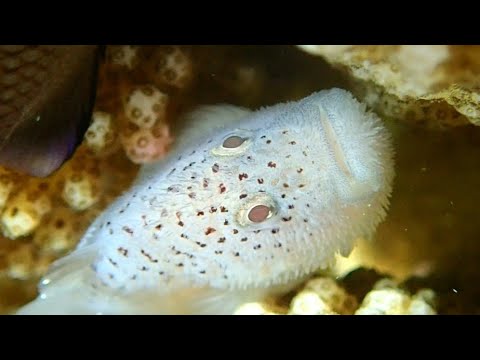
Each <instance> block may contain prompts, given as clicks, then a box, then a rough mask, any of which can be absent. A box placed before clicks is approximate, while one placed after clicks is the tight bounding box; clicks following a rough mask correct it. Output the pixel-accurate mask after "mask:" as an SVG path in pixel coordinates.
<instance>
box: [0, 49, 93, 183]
mask: <svg viewBox="0 0 480 360" xmlns="http://www.w3.org/2000/svg"><path fill="white" fill-rule="evenodd" d="M97 55H98V47H97V46H94V45H71V46H65V45H0V164H1V165H4V166H6V167H10V168H12V169H14V170H17V171H20V172H25V173H27V174H30V175H34V176H41V177H42V176H46V175H49V174H50V173H51V172H53V171H54V170H56V169H57V168H58V167H59V166H60V165H61V164H62V163H63V162H64V161H65V160H66V159H67V158H68V157H69V156H70V155H71V154H72V153H73V149H74V148H75V147H76V146H77V145H78V144H79V143H80V141H81V139H82V138H83V134H84V132H85V131H86V128H87V127H88V124H89V122H90V116H91V110H92V108H93V102H94V100H95V90H96V76H97V74H96V69H97V60H98V56H97ZM52 129H55V131H52ZM33 144H35V145H33Z"/></svg>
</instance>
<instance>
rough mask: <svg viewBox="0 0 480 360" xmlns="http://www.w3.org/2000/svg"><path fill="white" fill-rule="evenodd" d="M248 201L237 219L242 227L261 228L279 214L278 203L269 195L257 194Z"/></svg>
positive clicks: (242, 206) (239, 211) (240, 209)
mask: <svg viewBox="0 0 480 360" xmlns="http://www.w3.org/2000/svg"><path fill="white" fill-rule="evenodd" d="M246 200H247V201H246V202H245V203H243V204H241V205H240V208H239V210H238V212H237V214H236V217H235V219H236V221H237V223H238V224H239V225H240V226H254V227H255V226H260V225H261V224H263V223H265V222H267V220H270V219H272V218H273V217H274V216H275V215H276V214H277V205H276V202H275V201H274V200H273V199H272V198H271V197H270V195H268V194H265V193H261V194H256V195H254V196H252V197H250V198H247V199H246Z"/></svg>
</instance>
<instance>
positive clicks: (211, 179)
mask: <svg viewBox="0 0 480 360" xmlns="http://www.w3.org/2000/svg"><path fill="white" fill-rule="evenodd" d="M191 118H192V120H195V123H194V124H193V125H194V126H193V128H192V130H190V133H189V134H186V135H185V136H184V137H183V139H180V140H179V142H178V145H177V148H176V149H175V150H174V151H172V153H171V154H170V156H169V157H168V158H167V159H166V160H164V161H162V162H160V163H158V164H155V165H150V166H146V167H144V168H143V170H142V172H141V173H140V175H139V177H138V179H137V181H136V183H135V184H134V185H133V186H132V188H131V189H130V190H129V191H128V192H127V193H126V194H124V195H123V196H122V197H121V198H119V199H118V200H117V201H116V202H115V203H114V204H112V205H111V206H110V207H109V209H107V210H106V211H105V212H104V213H103V215H102V216H100V217H99V218H98V219H97V220H96V221H95V222H94V223H93V224H92V226H91V227H90V229H89V230H88V231H87V233H86V235H85V237H84V239H83V240H82V241H81V242H80V244H79V246H78V248H77V250H75V251H74V252H73V253H72V254H71V255H69V256H67V257H66V258H64V259H62V260H60V261H59V262H58V263H57V264H55V265H54V267H53V268H52V270H51V272H50V273H49V274H48V275H47V276H46V277H45V280H44V282H43V284H44V285H43V286H42V287H41V288H40V292H41V294H42V295H41V298H39V299H38V300H36V301H35V302H34V303H33V304H31V305H29V306H27V307H26V308H25V309H24V310H22V311H21V313H44V312H48V311H57V312H63V313H70V312H74V313H102V314H112V313H121V314H125V313H127V314H132V313H137V314H138V313H229V312H231V311H233V309H234V308H235V306H238V305H239V304H240V303H243V302H246V301H258V300H259V299H262V298H264V297H265V296H268V295H270V294H272V293H275V292H278V291H285V290H287V289H289V288H291V287H292V286H294V285H296V284H297V283H298V282H299V281H302V280H303V279H304V278H305V277H306V276H308V275H309V274H311V273H312V272H313V271H315V270H317V269H319V268H324V267H326V266H328V265H329V264H331V262H332V261H333V259H334V255H335V254H336V253H342V254H344V255H346V254H348V253H349V252H350V251H351V249H352V247H353V245H354V243H355V240H356V239H357V238H358V237H367V238H368V237H371V236H372V234H373V233H374V231H375V228H376V226H377V225H378V224H379V223H380V222H381V221H382V220H383V219H384V217H385V215H386V209H387V206H388V198H389V195H390V192H391V189H392V181H393V176H394V170H393V151H392V146H391V141H390V138H389V135H388V133H387V132H386V130H385V129H384V127H383V126H382V124H381V121H380V120H379V119H378V118H377V117H376V116H375V115H374V114H372V113H369V112H367V111H366V109H365V106H364V105H362V104H360V103H359V102H358V101H357V100H355V99H354V98H353V97H352V95H351V94H350V93H348V92H346V91H344V90H340V89H332V90H327V91H321V92H318V93H315V94H313V95H311V96H309V97H307V98H305V99H303V100H301V101H298V102H291V103H286V104H279V105H275V106H272V107H268V108H264V109H261V110H258V111H256V112H250V111H248V110H246V109H241V108H237V107H232V106H225V105H224V106H217V107H205V108H203V109H200V110H199V111H197V112H194V113H193V114H192V115H191ZM195 124H201V125H199V126H202V127H203V131H201V132H199V131H194V129H195ZM197 130H198V128H197ZM232 136H234V137H239V138H241V139H244V142H243V143H242V144H241V145H240V146H236V147H234V148H230V147H228V146H227V147H225V146H224V144H227V143H228V142H226V139H230V140H229V141H231V139H232ZM236 140H238V139H234V142H235V141H236ZM237 145H238V144H237ZM258 205H263V206H267V207H268V209H270V212H269V217H268V218H266V219H264V220H263V221H260V222H253V221H252V220H251V219H252V218H250V215H251V213H250V211H251V209H252V208H254V207H255V206H258ZM262 219H263V218H262Z"/></svg>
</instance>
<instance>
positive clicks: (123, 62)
mask: <svg viewBox="0 0 480 360" xmlns="http://www.w3.org/2000/svg"><path fill="white" fill-rule="evenodd" d="M138 51H139V47H138V46H133V45H112V46H109V47H108V48H107V59H108V61H109V62H110V63H111V64H112V65H114V66H120V67H125V68H126V69H128V70H132V69H133V68H135V67H136V66H137V65H138V63H139V61H140V59H139V56H138Z"/></svg>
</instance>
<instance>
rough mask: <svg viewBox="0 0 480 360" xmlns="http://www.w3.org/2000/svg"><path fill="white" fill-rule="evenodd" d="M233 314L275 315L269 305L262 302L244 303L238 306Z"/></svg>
mask: <svg viewBox="0 0 480 360" xmlns="http://www.w3.org/2000/svg"><path fill="white" fill-rule="evenodd" d="M233 315H277V313H275V312H274V311H273V310H272V309H270V306H269V305H267V304H263V303H246V304H243V305H241V306H239V307H238V308H237V309H236V310H235V312H234V313H233Z"/></svg>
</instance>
